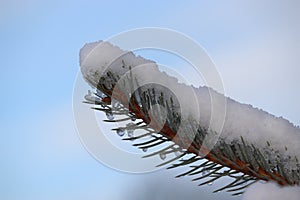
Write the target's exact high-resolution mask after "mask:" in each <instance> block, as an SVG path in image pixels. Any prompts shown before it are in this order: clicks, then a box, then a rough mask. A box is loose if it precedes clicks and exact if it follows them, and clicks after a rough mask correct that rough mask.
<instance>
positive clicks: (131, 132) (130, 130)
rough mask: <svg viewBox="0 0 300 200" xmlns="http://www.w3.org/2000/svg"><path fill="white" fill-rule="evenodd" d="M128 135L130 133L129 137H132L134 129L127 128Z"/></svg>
mask: <svg viewBox="0 0 300 200" xmlns="http://www.w3.org/2000/svg"><path fill="white" fill-rule="evenodd" d="M127 135H128V137H130V138H132V137H133V130H132V129H127Z"/></svg>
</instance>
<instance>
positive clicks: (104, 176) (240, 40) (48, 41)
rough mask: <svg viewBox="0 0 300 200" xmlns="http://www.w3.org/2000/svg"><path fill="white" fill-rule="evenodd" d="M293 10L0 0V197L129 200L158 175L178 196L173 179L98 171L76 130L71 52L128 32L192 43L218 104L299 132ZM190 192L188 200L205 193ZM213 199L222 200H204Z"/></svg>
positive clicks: (267, 4) (230, 4)
mask: <svg viewBox="0 0 300 200" xmlns="http://www.w3.org/2000/svg"><path fill="white" fill-rule="evenodd" d="M298 9H299V3H297V2H296V1H292V0H290V1H285V2H283V1H282V2H281V3H280V2H276V3H275V2H273V1H243V3H241V2H239V1H226V3H225V1H222V2H221V1H189V2H188V3H187V2H176V3H174V1H165V2H161V1H152V2H151V3H150V2H143V3H142V2H140V1H129V2H121V1H120V2H118V1H75V2H74V1H63V2H61V1H56V0H54V1H46V0H45V1H37V0H23V1H22V0H12V1H8V0H7V1H6V0H4V1H1V2H0V27H1V28H0V44H1V45H0V58H1V73H0V78H1V79H0V81H1V84H0V89H1V91H2V96H1V97H2V98H1V99H0V108H1V114H0V119H1V134H2V140H1V141H2V142H1V146H0V156H1V158H2V159H1V172H0V175H1V181H0V188H1V189H0V198H1V199H83V198H87V197H88V198H89V199H100V198H101V199H102V198H103V199H104V198H105V199H113V200H118V199H124V196H126V195H128V190H127V189H126V188H124V187H125V186H126V187H127V186H128V187H129V188H139V189H137V191H144V190H145V189H146V188H147V187H148V186H147V185H145V183H149V184H150V185H151V183H152V182H155V180H156V179H158V180H160V179H159V177H162V176H163V175H165V176H166V178H163V180H162V181H161V182H162V183H164V184H171V185H170V188H169V190H167V189H166V190H167V191H170V192H171V191H172V190H171V188H172V187H181V186H180V183H173V182H176V181H177V182H180V181H181V180H175V179H173V178H172V176H173V175H175V174H176V173H175V172H165V171H160V172H158V173H157V174H155V173H154V174H148V175H144V176H138V175H128V174H124V173H120V172H117V171H114V170H112V169H109V168H107V167H105V166H103V165H101V164H100V163H99V162H97V161H96V160H94V159H93V158H92V157H91V156H90V155H89V154H88V153H87V152H86V151H85V149H84V148H83V146H82V145H81V143H80V141H79V138H78V136H77V134H76V131H75V127H74V122H73V116H72V92H73V84H74V81H75V78H76V75H77V73H78V70H79V61H78V59H79V58H78V55H79V50H80V48H81V47H82V46H83V45H84V44H85V43H86V42H91V41H97V40H100V39H106V38H108V37H110V36H111V35H114V34H118V33H119V32H122V31H126V30H128V29H132V28H141V27H163V28H170V29H174V30H176V31H180V32H182V33H184V34H186V35H188V36H190V37H192V38H193V39H194V40H196V41H197V42H198V43H199V44H201V45H202V46H203V47H204V48H205V49H206V50H207V52H208V54H209V55H210V56H211V58H212V60H213V61H214V62H215V64H216V66H217V68H218V70H219V72H220V74H221V76H222V79H223V82H224V87H225V91H226V95H227V96H230V97H232V98H234V99H236V100H239V101H241V102H244V103H251V104H253V105H254V106H256V107H260V108H263V109H265V110H267V111H268V112H270V113H273V114H275V115H278V116H281V115H282V116H284V117H285V118H287V119H289V120H290V121H292V122H293V123H295V124H297V125H300V118H299V113H300V107H299V105H298V102H299V101H300V96H299V94H298V91H299V84H298V82H299V78H298V76H299V74H300V73H299V72H300V69H299V67H298V66H299V53H300V49H299V42H300V40H299V35H300V34H299V25H298V24H299V19H300V17H299V14H298V11H297V10H298ZM150 59H151V58H150ZM153 177H154V178H153ZM155 177H156V178H155ZM153 180H154V181H153ZM182 182H183V183H184V184H185V185H187V184H189V181H188V180H182ZM173 184H174V185H173ZM189 185H190V187H191V188H192V189H187V190H188V191H189V194H191V193H193V195H195V196H197V195H203V193H210V192H209V190H211V189H210V188H209V187H204V188H197V187H196V186H194V185H196V184H189ZM136 193H137V194H138V192H136ZM182 195H184V194H182ZM221 196H222V197H224V199H226V198H228V199H229V196H228V195H227V194H224V193H223V194H218V195H209V197H206V198H207V199H219V198H220V197H221ZM170 198H171V197H170ZM190 198H193V197H190ZM128 199H130V197H128ZM236 199H238V198H236Z"/></svg>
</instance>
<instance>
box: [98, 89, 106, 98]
mask: <svg viewBox="0 0 300 200" xmlns="http://www.w3.org/2000/svg"><path fill="white" fill-rule="evenodd" d="M96 94H97V96H98V97H100V98H104V97H106V95H105V94H104V93H103V92H101V90H97V91H96Z"/></svg>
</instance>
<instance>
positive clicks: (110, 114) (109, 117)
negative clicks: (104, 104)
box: [106, 111, 114, 120]
mask: <svg viewBox="0 0 300 200" xmlns="http://www.w3.org/2000/svg"><path fill="white" fill-rule="evenodd" d="M106 117H107V119H108V120H113V119H114V115H113V114H112V112H111V111H107V112H106Z"/></svg>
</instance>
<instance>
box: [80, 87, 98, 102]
mask: <svg viewBox="0 0 300 200" xmlns="http://www.w3.org/2000/svg"><path fill="white" fill-rule="evenodd" d="M84 98H85V100H87V101H91V102H97V101H101V99H99V98H98V97H94V96H93V94H92V92H91V91H90V90H88V94H87V95H85V96H84Z"/></svg>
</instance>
